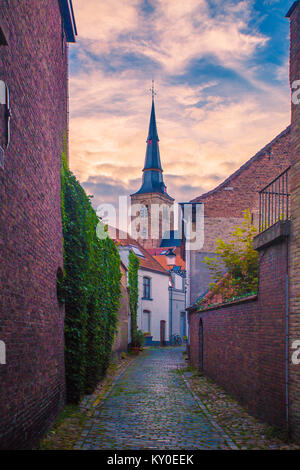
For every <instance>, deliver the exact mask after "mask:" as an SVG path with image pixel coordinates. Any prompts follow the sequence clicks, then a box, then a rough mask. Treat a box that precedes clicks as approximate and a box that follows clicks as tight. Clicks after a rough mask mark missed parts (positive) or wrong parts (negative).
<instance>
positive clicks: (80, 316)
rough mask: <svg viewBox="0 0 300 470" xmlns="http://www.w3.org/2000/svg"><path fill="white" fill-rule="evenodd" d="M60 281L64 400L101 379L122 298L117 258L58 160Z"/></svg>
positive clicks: (89, 389) (88, 389) (74, 399)
mask: <svg viewBox="0 0 300 470" xmlns="http://www.w3.org/2000/svg"><path fill="white" fill-rule="evenodd" d="M61 180H62V220H63V237H64V276H63V280H58V292H59V296H60V300H61V301H62V302H64V303H65V366H66V385H67V400H68V401H69V402H73V403H76V402H78V401H79V400H80V398H81V397H82V395H83V394H84V393H91V392H92V391H93V390H94V389H95V387H96V385H97V383H98V382H99V380H100V379H101V377H103V375H104V374H105V371H106V369H107V366H108V364H109V359H110V355H111V349H112V344H113V341H114V335H115V331H116V328H117V313H118V308H119V299H120V294H121V272H120V256H119V254H118V250H117V248H116V246H115V244H114V242H113V241H112V240H111V239H110V238H109V237H108V236H107V237H106V238H105V239H103V240H100V239H98V238H97V236H96V227H97V225H98V223H99V219H98V217H97V215H96V212H95V211H94V209H93V208H92V205H91V202H90V198H89V197H88V196H87V195H86V193H85V191H84V190H83V188H82V187H81V185H80V184H79V182H78V181H77V180H76V178H75V176H74V175H73V174H72V173H71V172H70V170H69V168H68V165H67V160H66V155H65V152H64V153H63V155H62V175H61Z"/></svg>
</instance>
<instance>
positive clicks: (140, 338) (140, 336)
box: [131, 330, 145, 354]
mask: <svg viewBox="0 0 300 470" xmlns="http://www.w3.org/2000/svg"><path fill="white" fill-rule="evenodd" d="M144 343H145V336H144V333H143V332H142V331H141V330H137V332H136V334H135V335H134V338H132V341H131V351H132V352H134V353H135V354H138V353H139V352H140V351H141V350H142V349H143V345H144Z"/></svg>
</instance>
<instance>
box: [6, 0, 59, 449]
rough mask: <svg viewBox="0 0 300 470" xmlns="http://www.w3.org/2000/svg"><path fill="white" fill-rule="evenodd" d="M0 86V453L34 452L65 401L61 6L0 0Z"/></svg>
mask: <svg viewBox="0 0 300 470" xmlns="http://www.w3.org/2000/svg"><path fill="white" fill-rule="evenodd" d="M0 24H1V25H2V26H3V30H4V31H5V32H6V33H7V41H8V45H7V46H0V80H4V81H5V82H6V83H7V84H8V86H9V88H10V96H11V110H12V119H11V145H10V147H9V149H8V150H7V151H6V153H5V161H4V168H3V169H0V201H1V206H0V226H1V240H0V269H1V271H0V284H1V287H0V292H1V300H0V325H1V329H0V339H1V340H2V341H4V342H5V344H6V349H7V364H6V365H0V383H1V387H0V416H1V420H0V447H1V448H4V449H8V448H28V447H32V446H34V445H35V444H36V443H37V442H38V440H39V438H40V437H41V435H42V434H43V433H44V432H45V431H46V430H47V429H48V427H49V426H50V425H51V423H52V422H53V420H54V418H55V417H56V416H57V413H58V411H59V410H60V409H61V408H62V406H63V404H64V397H65V379H64V340H63V338H64V335H63V330H64V309H63V307H61V306H60V305H59V304H58V301H57V294H56V274H57V271H58V268H62V267H63V252H62V227H61V208H60V207H61V203H60V201H61V199H60V166H61V152H62V145H63V134H64V132H66V131H67V94H68V91H67V73H68V70H67V44H66V41H65V39H64V37H63V35H62V31H63V30H62V19H61V14H60V10H59V3H58V0H22V1H18V0H10V1H2V2H1V8H0Z"/></svg>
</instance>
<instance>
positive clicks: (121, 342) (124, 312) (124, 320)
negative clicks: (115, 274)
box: [112, 264, 130, 355]
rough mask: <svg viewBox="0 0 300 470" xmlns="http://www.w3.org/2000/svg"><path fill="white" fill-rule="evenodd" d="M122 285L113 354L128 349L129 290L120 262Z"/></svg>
mask: <svg viewBox="0 0 300 470" xmlns="http://www.w3.org/2000/svg"><path fill="white" fill-rule="evenodd" d="M121 273H122V281H121V282H122V285H121V299H120V308H119V311H118V332H117V335H116V339H115V342H114V344H113V348H112V352H113V354H117V355H119V354H121V353H122V352H127V349H128V321H129V315H130V309H129V292H128V288H127V268H125V267H124V265H123V264H121Z"/></svg>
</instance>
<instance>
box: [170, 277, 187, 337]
mask: <svg viewBox="0 0 300 470" xmlns="http://www.w3.org/2000/svg"><path fill="white" fill-rule="evenodd" d="M172 280H173V287H170V289H169V298H170V334H172V335H179V336H180V337H181V339H182V340H183V337H184V336H187V334H188V328H187V315H186V311H185V308H186V302H185V278H184V277H183V276H180V275H179V274H176V273H174V272H173V273H172Z"/></svg>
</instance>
